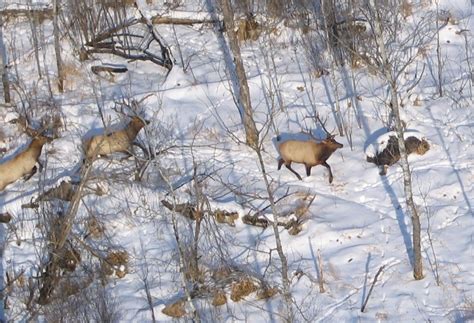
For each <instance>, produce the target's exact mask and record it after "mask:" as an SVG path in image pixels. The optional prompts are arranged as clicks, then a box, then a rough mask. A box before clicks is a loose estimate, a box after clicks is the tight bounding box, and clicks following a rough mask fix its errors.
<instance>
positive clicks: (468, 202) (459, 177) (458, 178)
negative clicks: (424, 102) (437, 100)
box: [427, 109, 474, 217]
mask: <svg viewBox="0 0 474 323" xmlns="http://www.w3.org/2000/svg"><path fill="white" fill-rule="evenodd" d="M427 110H428V113H429V114H430V118H431V120H433V126H434V128H435V129H436V133H437V134H438V137H439V139H440V140H441V145H442V146H443V149H444V152H445V153H446V156H447V157H448V161H449V165H450V166H451V168H452V169H453V171H454V175H456V178H457V180H458V182H459V186H460V187H461V191H462V195H463V197H464V201H465V202H466V206H467V208H468V210H469V214H471V216H472V217H474V213H473V210H472V205H471V202H470V201H469V197H468V196H467V193H466V189H465V186H464V183H463V181H462V178H461V175H459V170H458V169H457V168H456V165H455V163H454V160H453V158H452V157H451V154H450V153H449V149H448V147H447V145H446V142H445V141H444V137H443V134H442V133H441V130H440V129H439V127H438V126H436V119H435V118H434V116H433V112H432V111H431V109H427Z"/></svg>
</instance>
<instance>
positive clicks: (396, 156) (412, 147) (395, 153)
mask: <svg viewBox="0 0 474 323" xmlns="http://www.w3.org/2000/svg"><path fill="white" fill-rule="evenodd" d="M405 148H406V152H407V155H409V154H411V153H416V154H418V155H424V154H425V153H426V152H427V151H428V150H430V144H429V143H428V142H427V141H426V140H425V139H421V140H420V139H418V138H416V137H414V136H410V137H407V138H406V139H405ZM399 160H400V148H399V146H398V138H397V137H396V136H390V137H389V139H388V142H387V147H385V149H384V150H382V151H380V152H377V153H376V154H375V156H367V161H368V162H369V163H374V164H375V165H377V166H381V169H380V175H386V174H387V168H388V167H389V166H392V165H393V164H395V163H396V162H398V161H399Z"/></svg>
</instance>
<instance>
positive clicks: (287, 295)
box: [255, 149, 294, 322]
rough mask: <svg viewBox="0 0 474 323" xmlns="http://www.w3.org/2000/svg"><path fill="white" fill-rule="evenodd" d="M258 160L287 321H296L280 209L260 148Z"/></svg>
mask: <svg viewBox="0 0 474 323" xmlns="http://www.w3.org/2000/svg"><path fill="white" fill-rule="evenodd" d="M255 152H256V153H257V157H258V161H259V163H260V170H261V172H262V176H263V180H264V182H265V187H266V189H267V194H268V201H269V202H270V207H271V210H272V213H273V221H271V222H272V228H273V234H274V235H275V242H276V249H277V253H278V257H279V258H280V261H281V277H282V283H283V299H284V301H285V306H286V317H285V321H286V322H294V315H293V307H292V297H291V291H290V279H289V278H288V260H287V258H286V255H285V252H284V251H283V245H282V243H281V238H280V232H279V231H278V209H277V207H276V203H275V198H274V196H273V192H272V189H271V186H270V181H269V179H268V176H267V171H266V170H265V163H264V162H263V157H262V152H261V150H260V149H256V150H255Z"/></svg>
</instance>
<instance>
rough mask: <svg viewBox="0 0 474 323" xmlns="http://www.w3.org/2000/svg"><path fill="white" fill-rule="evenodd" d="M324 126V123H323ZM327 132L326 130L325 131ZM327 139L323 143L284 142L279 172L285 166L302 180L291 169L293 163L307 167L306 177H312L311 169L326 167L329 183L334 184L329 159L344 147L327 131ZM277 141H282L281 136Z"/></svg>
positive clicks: (280, 145)
mask: <svg viewBox="0 0 474 323" xmlns="http://www.w3.org/2000/svg"><path fill="white" fill-rule="evenodd" d="M321 124H322V123H321ZM323 128H324V126H323ZM324 130H326V129H324ZM326 133H327V137H326V139H324V140H322V141H321V142H316V140H314V139H311V140H307V141H304V140H287V141H285V142H282V143H280V144H279V146H278V151H279V153H280V159H279V160H278V170H280V169H281V166H282V165H283V164H285V166H286V168H288V169H289V170H290V171H291V172H292V173H293V174H295V175H296V177H298V179H299V180H301V179H302V178H301V176H300V175H299V174H298V173H297V172H296V171H295V170H293V168H291V163H293V162H294V163H299V164H304V165H305V167H306V175H307V176H310V175H311V168H312V167H314V166H317V165H322V166H324V167H326V168H327V169H328V171H329V183H332V180H333V175H332V171H331V167H330V166H329V164H328V163H327V160H328V158H329V157H331V155H332V153H333V152H335V151H336V150H337V149H339V148H342V147H343V145H342V144H340V143H338V142H337V141H336V140H334V137H335V135H330V133H329V132H328V131H326ZM277 141H278V142H279V141H281V138H280V136H278V137H277Z"/></svg>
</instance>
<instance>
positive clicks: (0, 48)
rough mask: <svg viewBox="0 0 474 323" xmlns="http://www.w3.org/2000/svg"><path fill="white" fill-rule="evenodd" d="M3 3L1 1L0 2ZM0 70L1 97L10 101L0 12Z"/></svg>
mask: <svg viewBox="0 0 474 323" xmlns="http://www.w3.org/2000/svg"><path fill="white" fill-rule="evenodd" d="M0 4H2V5H3V1H1V2H0ZM0 59H1V62H0V70H1V73H2V84H3V99H4V100H5V103H10V82H9V81H8V71H7V66H8V56H7V49H6V48H5V43H4V42H3V16H2V14H0Z"/></svg>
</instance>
